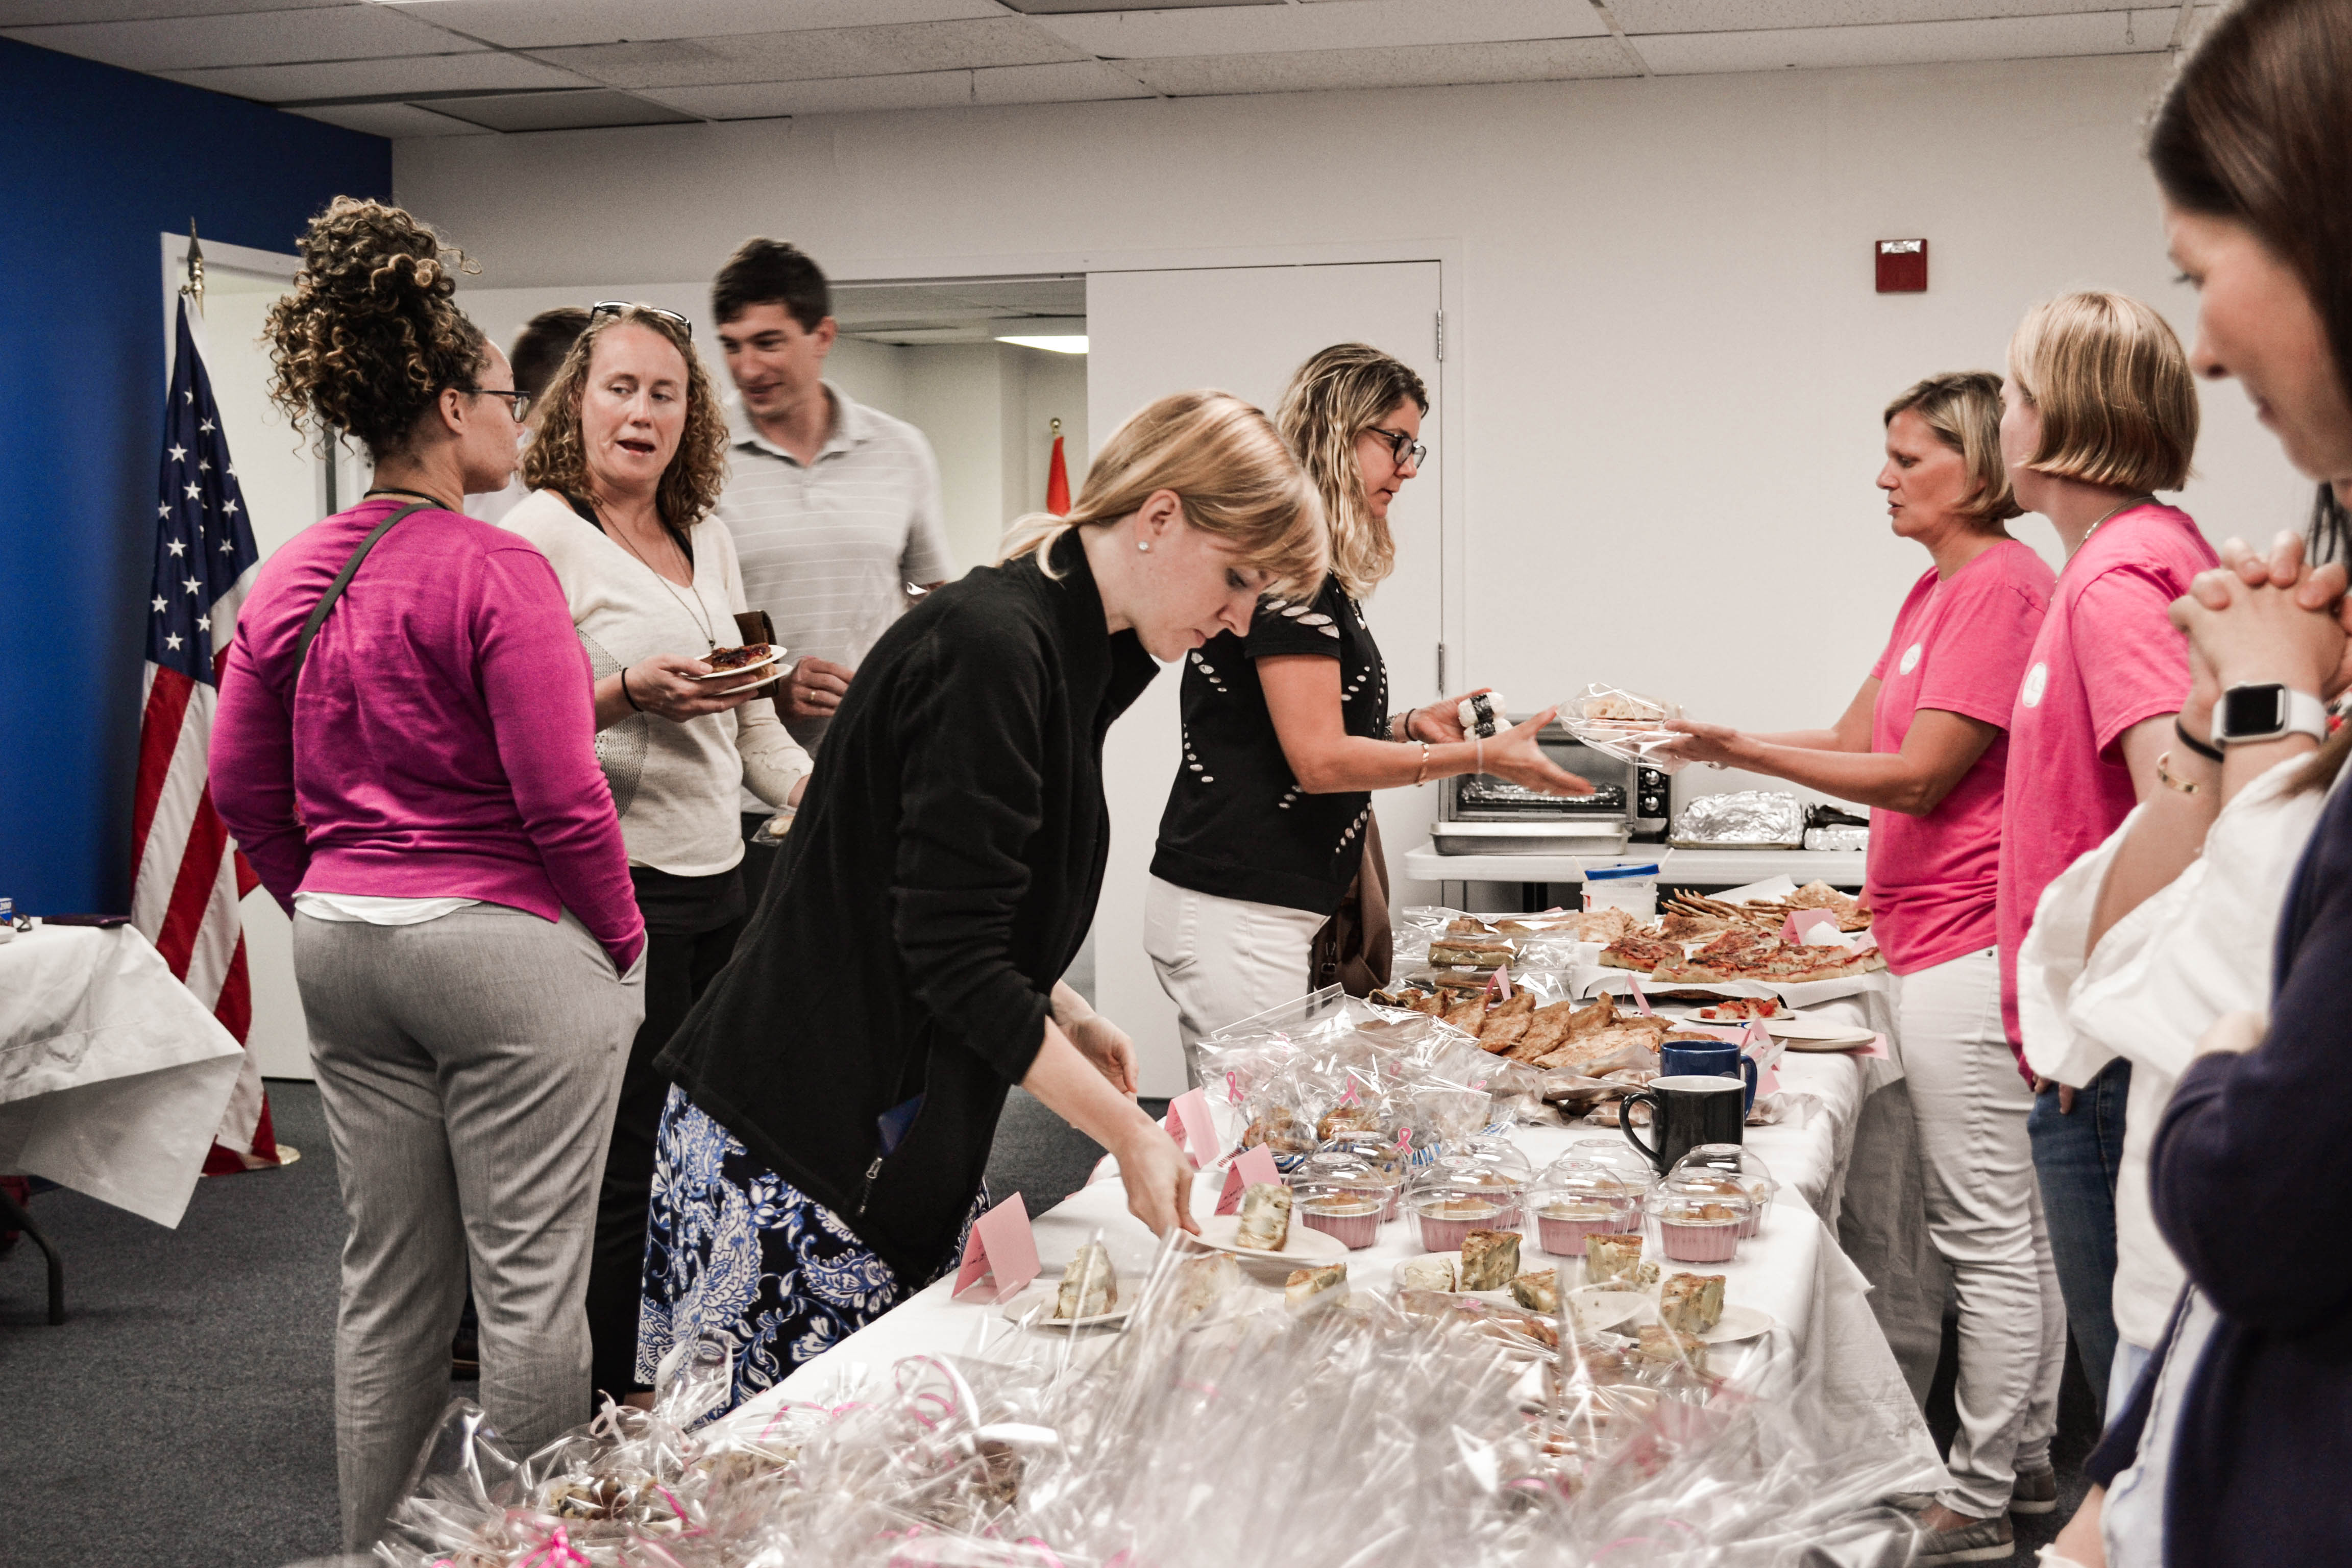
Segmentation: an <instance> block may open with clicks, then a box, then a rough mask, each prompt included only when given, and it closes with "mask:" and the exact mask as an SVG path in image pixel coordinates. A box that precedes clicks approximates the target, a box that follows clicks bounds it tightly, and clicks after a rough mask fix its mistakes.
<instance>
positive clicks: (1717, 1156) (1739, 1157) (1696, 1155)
mask: <svg viewBox="0 0 2352 1568" xmlns="http://www.w3.org/2000/svg"><path fill="white" fill-rule="evenodd" d="M1674 1173H1675V1175H1685V1174H1687V1175H1692V1176H1696V1177H1713V1178H1715V1179H1717V1181H1720V1182H1724V1183H1727V1184H1736V1185H1737V1186H1738V1189H1739V1190H1740V1191H1741V1192H1743V1193H1745V1194H1747V1195H1748V1202H1749V1203H1751V1204H1753V1205H1755V1206H1754V1207H1753V1208H1752V1209H1751V1210H1750V1211H1749V1213H1748V1219H1747V1222H1746V1223H1745V1224H1744V1225H1742V1226H1741V1227H1740V1231H1739V1236H1740V1239H1741V1240H1743V1241H1744V1240H1746V1239H1747V1238H1748V1237H1751V1236H1754V1235H1756V1234H1757V1233H1759V1231H1761V1230H1762V1229H1763V1228H1764V1215H1765V1213H1766V1211H1768V1210H1769V1209H1770V1208H1771V1206H1772V1197H1773V1194H1776V1193H1778V1192H1779V1191H1780V1183H1779V1182H1777V1181H1775V1180H1774V1179H1773V1177H1772V1172H1771V1169H1770V1168H1769V1166H1767V1165H1766V1164H1765V1163H1764V1162H1763V1161H1762V1160H1760V1159H1759V1158H1757V1156H1756V1155H1755V1153H1754V1152H1752V1151H1750V1150H1748V1149H1747V1148H1745V1147H1743V1146H1742V1145H1740V1144H1738V1143H1702V1144H1700V1145H1699V1146H1698V1147H1697V1148H1696V1149H1693V1150H1692V1151H1691V1152H1689V1153H1687V1154H1685V1155H1684V1156H1683V1157H1682V1158H1681V1159H1680V1160H1679V1161H1677V1162H1675V1169H1674ZM1721 1190H1722V1191H1725V1192H1729V1191H1730V1190H1731V1187H1730V1185H1726V1186H1724V1187H1723V1188H1721Z"/></svg>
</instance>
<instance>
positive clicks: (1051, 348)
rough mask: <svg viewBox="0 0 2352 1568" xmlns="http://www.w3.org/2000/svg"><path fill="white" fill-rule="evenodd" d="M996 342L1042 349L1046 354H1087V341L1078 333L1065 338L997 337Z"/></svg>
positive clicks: (1083, 335) (1084, 336)
mask: <svg viewBox="0 0 2352 1568" xmlns="http://www.w3.org/2000/svg"><path fill="white" fill-rule="evenodd" d="M996 341H997V342H1000V343H1011V344H1013V345H1014V346H1015V347H1017V348H1024V349H1044V350H1045V352H1046V353H1055V354H1082V353H1086V352H1087V340H1086V335H1085V334H1084V333H1080V334H1079V335H1078V336H1076V337H1046V338H1028V337H1020V336H1016V335H1003V336H999V337H998V338H997V340H996Z"/></svg>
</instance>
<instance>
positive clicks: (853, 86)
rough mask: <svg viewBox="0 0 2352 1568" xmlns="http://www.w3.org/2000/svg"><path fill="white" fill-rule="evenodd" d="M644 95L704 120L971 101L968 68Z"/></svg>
mask: <svg viewBox="0 0 2352 1568" xmlns="http://www.w3.org/2000/svg"><path fill="white" fill-rule="evenodd" d="M645 96H646V97H647V98H650V99H652V100H654V101H655V102H656V103H667V104H668V105H670V106H671V107H672V108H675V109H682V110H686V112H687V113H688V114H698V115H700V116H701V117H702V118H704V119H706V120H772V119H774V118H775V117H776V116H778V115H782V114H863V113H868V112H871V111H873V110H884V109H961V108H962V107H964V106H966V105H968V104H970V103H971V72H970V71H920V72H909V73H906V74H902V75H898V76H866V77H851V78H846V79H835V80H831V81H761V82H748V83H743V84H740V85H738V86H733V87H666V88H654V89H648V90H647V91H646V94H645Z"/></svg>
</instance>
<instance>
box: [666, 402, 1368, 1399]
mask: <svg viewBox="0 0 2352 1568" xmlns="http://www.w3.org/2000/svg"><path fill="white" fill-rule="evenodd" d="M1322 541H1323V522H1322V514H1321V511H1320V509H1319V507H1318V503H1317V501H1316V499H1315V492H1314V489H1313V488H1312V487H1311V486H1310V485H1308V484H1307V480H1306V479H1305V478H1304V476H1303V475H1302V474H1301V473H1300V471H1299V468H1298V466H1297V462H1296V460H1295V459H1293V458H1292V457H1291V456H1290V454H1289V452H1288V451H1287V450H1286V448H1285V447H1283V445H1282V441H1281V438H1280V437H1278V436H1277V435H1276V432H1275V430H1274V427H1273V426H1272V425H1271V424H1270V423H1269V422H1268V421H1267V419H1266V417H1265V415H1264V414H1262V413H1260V412H1259V411H1258V410H1256V409H1255V408H1252V407H1250V406H1249V405H1247V404H1244V403H1243V402H1241V401H1240V400H1239V399H1237V398H1234V397H1233V396H1231V395H1227V394H1224V393H1218V392H1194V393H1180V394H1178V395H1174V396H1171V397H1166V398H1162V399H1161V400H1160V402H1158V403H1155V404H1153V405H1151V406H1150V407H1149V408H1146V409H1144V410H1143V411H1142V412H1141V413H1139V414H1137V415H1136V416H1134V417H1132V418H1130V419H1129V420H1128V422H1127V423H1126V424H1124V425H1122V426H1119V427H1118V430H1116V431H1115V432H1113V433H1112V435H1111V437H1110V438H1109V439H1108V441H1106V442H1105V443H1104V444H1103V447H1102V450H1101V451H1100V452H1099V453H1097V456H1096V458H1095V461H1094V466H1093V468H1092V469H1091V470H1090V471H1089V472H1088V474H1087V480H1086V485H1085V488H1084V489H1083V490H1081V492H1080V493H1079V496H1078V500H1077V505H1076V508H1074V509H1073V510H1072V511H1071V512H1070V514H1069V516H1068V517H1067V518H1066V519H1063V518H1057V517H1050V516H1040V517H1037V518H1033V519H1028V520H1024V522H1023V523H1021V524H1016V525H1015V529H1014V534H1013V540H1012V542H1011V543H1010V545H1009V549H1008V559H1007V560H1006V561H1005V563H1003V564H1002V565H999V566H994V567H982V568H980V569H978V570H976V571H974V572H972V573H971V574H969V575H967V576H966V577H965V578H964V579H963V580H962V581H961V582H959V583H954V584H950V585H948V586H947V587H944V588H941V589H940V590H938V591H937V592H935V593H933V594H930V595H928V596H927V597H926V598H925V599H924V600H923V602H922V603H921V604H920V605H918V606H917V607H916V608H915V609H914V610H913V611H912V612H911V613H909V614H908V615H907V616H903V617H902V618H900V619H899V620H898V622H897V623H896V624H895V625H893V626H891V628H890V629H889V631H887V633H885V634H884V636H883V637H882V640H881V641H880V642H879V643H877V645H876V646H875V647H874V650H873V652H872V653H870V654H869V655H868V656H867V657H866V661H865V663H864V664H863V665H861V666H860V667H859V669H858V672H857V679H856V680H855V681H853V682H852V683H851V685H850V688H849V694H848V696H847V698H846V699H845V700H844V701H843V703H842V706H841V710H840V712H839V714H838V716H836V717H835V720H834V721H833V728H832V730H831V731H829V732H828V733H827V735H826V737H825V743H824V752H823V753H822V754H821V756H820V759H819V761H818V763H817V768H816V772H815V773H814V775H813V776H812V777H811V778H810V780H809V787H808V794H807V804H804V805H803V807H802V809H801V813H800V816H799V819H798V821H797V822H796V823H795V824H794V826H793V833H792V837H791V839H790V840H789V842H788V847H787V848H786V851H785V854H786V861H785V864H784V865H783V866H782V868H779V869H778V870H777V872H776V873H775V874H774V875H773V876H772V879H770V881H769V884H768V888H767V891H766V892H765V894H764V895H763V896H762V898H761V903H760V909H759V911H758V913H757V914H755V915H754V916H753V917H752V921H751V926H750V927H749V928H748V929H747V930H746V931H744V933H743V936H742V939H741V941H740V942H739V943H738V944H737V946H736V950H735V957H734V959H733V960H732V961H731V962H730V963H729V964H728V966H727V968H726V969H725V970H723V971H721V972H720V973H719V977H718V978H717V979H716V980H715V981H713V982H712V983H711V985H710V988H709V990H708V991H706V992H705V993H704V994H703V996H702V999H701V1001H700V1002H699V1003H698V1005H696V1007H695V1009H694V1011H693V1012H692V1013H690V1014H689V1015H688V1016H687V1020H686V1022H685V1023H684V1024H683V1025H682V1026H680V1027H679V1029H678V1032H677V1035H676V1036H674V1037H672V1038H671V1040H670V1043H669V1045H668V1046H667V1048H666V1049H665V1050H664V1051H663V1053H662V1055H661V1057H660V1058H658V1061H657V1063H656V1065H657V1066H658V1067H659V1068H661V1069H662V1070H664V1071H665V1072H666V1073H667V1074H668V1076H669V1077H670V1079H671V1080H672V1082H673V1083H674V1084H675V1086H676V1087H675V1088H674V1089H672V1090H671V1093H670V1100H669V1104H668V1106H667V1108H666V1109H665V1110H664V1112H663V1116H662V1126H661V1132H660V1135H659V1140H658V1145H657V1152H656V1170H655V1176H654V1193H653V1203H652V1210H651V1215H650V1224H649V1227H648V1236H647V1243H646V1278H645V1294H644V1300H643V1307H642V1313H641V1316H640V1319H639V1332H638V1346H637V1356H638V1375H639V1377H640V1378H641V1379H642V1380H643V1381H645V1382H646V1383H647V1384H651V1383H652V1382H654V1381H655V1379H654V1376H653V1371H654V1367H655V1365H656V1363H658V1361H659V1360H660V1358H661V1356H662V1355H663V1354H664V1352H667V1350H668V1349H669V1347H670V1346H671V1345H673V1344H676V1343H679V1342H685V1341H688V1340H690V1339H692V1338H693V1337H694V1335H695V1334H696V1333H697V1332H698V1331H701V1330H704V1329H719V1330H723V1331H727V1332H729V1333H730V1334H732V1335H733V1336H734V1338H735V1341H736V1343H737V1347H738V1350H737V1362H736V1379H735V1389H734V1400H735V1401H740V1400H741V1399H744V1398H746V1397H749V1396H750V1395H751V1394H756V1393H758V1392H760V1391H761V1389H763V1388H766V1387H769V1386H771V1385H772V1384H775V1383H777V1382H780V1381H782V1379H783V1378H784V1377H785V1376H786V1375H788V1374H789V1373H791V1372H792V1370H793V1368H794V1367H795V1366H797V1365H798V1364H800V1363H802V1362H803V1361H805V1360H807V1359H809V1358H810V1357H811V1356H814V1355H815V1354H817V1353H819V1352H822V1351H824V1350H825V1349H828V1348H829V1347H830V1346H832V1345H833V1344H835V1343H836V1342H839V1340H840V1339H841V1338H843V1337H844V1336H845V1335H846V1334H848V1333H850V1332H852V1331H855V1330H856V1329H857V1328H858V1327H860V1326H861V1325H863V1324H864V1323H866V1321H870V1320H871V1319H873V1318H875V1317H877V1316H879V1315H880V1314H881V1313H882V1312H884V1311H887V1310H888V1309H889V1308H890V1307H892V1306H894V1305H895V1304H897V1303H898V1301H899V1300H903V1299H904V1298H905V1296H906V1295H908V1293H909V1292H910V1291H912V1290H915V1289H920V1288H921V1287H922V1286H923V1285H924V1284H925V1283H927V1282H929V1280H931V1279H936V1278H937V1277H938V1276H939V1275H940V1274H941V1273H942V1272H944V1271H945V1270H946V1269H948V1268H950V1267H952V1266H953V1264H954V1263H955V1260H956V1258H957V1252H958V1245H959V1243H960V1241H961V1237H962V1235H963V1232H964V1231H965V1230H966V1229H968V1228H969V1226H970V1225H971V1220H972V1218H974V1217H975V1216H976V1215H977V1214H978V1212H979V1207H980V1205H981V1203H982V1200H983V1198H984V1194H982V1186H981V1176H982V1171H983V1170H984V1168H985V1167H986V1165H987V1162H988V1151H989V1144H990V1142H991V1139H992V1136H993V1134H994V1132H995V1129H996V1119H997V1116H998V1113H999V1112H1000V1110H1002V1109H1003V1104H1004V1095H1005V1090H1006V1089H1007V1088H1008V1087H1009V1086H1011V1085H1013V1084H1015V1083H1018V1084H1020V1085H1022V1086H1023V1087H1024V1088H1026V1089H1029V1090H1030V1091H1031V1092H1032V1093H1034V1095H1036V1096H1037V1098H1038V1099H1040V1100H1044V1101H1045V1104H1046V1105H1047V1106H1049V1107H1050V1108H1052V1109H1053V1110H1055V1111H1056V1112H1058V1113H1059V1114H1061V1115H1062V1116H1063V1117H1064V1118H1066V1120H1067V1121H1069V1122H1070V1123H1071V1124H1072V1125H1073V1126H1075V1127H1076V1128H1077V1129H1078V1130H1079V1131H1083V1132H1085V1133H1086V1134H1087V1136H1088V1137H1090V1138H1092V1139H1094V1140H1095V1141H1096V1142H1098V1143H1101V1144H1103V1145H1104V1146H1106V1147H1107V1148H1108V1149H1109V1150H1110V1152H1112V1153H1113V1154H1114V1155H1116V1156H1117V1157H1118V1164H1119V1173H1120V1176H1121V1178H1122V1179H1123V1180H1124V1182H1125V1184H1126V1186H1127V1194H1128V1206H1129V1209H1130V1210H1131V1211H1132V1212H1133V1213H1134V1214H1135V1215H1136V1216H1137V1217H1138V1218H1139V1219H1141V1220H1142V1221H1144V1222H1145V1223H1146V1224H1147V1225H1149V1226H1151V1228H1152V1229H1153V1231H1155V1232H1158V1233H1161V1234H1164V1233H1165V1232H1166V1231H1167V1230H1168V1229H1169V1228H1170V1227H1171V1226H1181V1227H1182V1228H1184V1229H1187V1230H1190V1229H1193V1228H1195V1226H1194V1225H1193V1222H1192V1217H1191V1213H1190V1209H1189V1206H1188V1198H1189V1189H1190V1184H1191V1178H1192V1172H1191V1167H1190V1166H1189V1164H1188V1163H1186V1162H1185V1160H1184V1158H1183V1156H1182V1154H1181V1152H1179V1150H1178V1149H1177V1147H1176V1145H1175V1143H1174V1142H1173V1141H1172V1140H1171V1139H1170V1138H1169V1136H1168V1135H1167V1133H1165V1132H1164V1131H1161V1130H1160V1127H1159V1125H1158V1124H1157V1123H1156V1122H1154V1121H1152V1120H1151V1118H1150V1117H1149V1116H1147V1115H1146V1114H1144V1112H1143V1111H1142V1110H1139V1108H1138V1107H1137V1105H1136V1103H1135V1068H1134V1053H1133V1048H1132V1047H1131V1046H1130V1045H1129V1041H1128V1038H1127V1037H1126V1036H1125V1035H1124V1034H1122V1033H1121V1032H1120V1031H1119V1030H1118V1028H1117V1027H1116V1026H1112V1025H1111V1024H1109V1023H1108V1021H1106V1020H1104V1019H1103V1018H1102V1017H1101V1016H1099V1015H1097V1014H1096V1013H1095V1012H1094V1011H1093V1009H1092V1008H1090V1007H1088V1006H1087V1004H1086V1003H1085V1002H1084V1001H1083V1000H1082V999H1080V998H1079V997H1078V996H1077V994H1076V993H1075V992H1073V991H1072V990H1071V989H1070V988H1069V987H1068V986H1067V985H1066V984H1063V983H1062V973H1063V971H1064V970H1065V969H1066V967H1067V966H1068V964H1069V962H1070V960H1071V958H1072V957H1073V956H1074V955H1075V954H1076V952H1077V949H1078V944H1079V942H1082V941H1083V940H1084V939H1085V936H1086V933H1087V927H1088V926H1089V924H1090V923H1091V922H1092V921H1093V919H1094V911H1095V900H1096V895H1097V893H1098V892H1099V891H1100V889H1101V887H1102V876H1103V867H1104V863H1105V860H1106V858H1107V857H1108V852H1109V837H1108V811H1107V808H1106V806H1105V804H1104V800H1103V784H1102V745H1103V734H1104V731H1107V730H1108V728H1109V727H1110V723H1111V721H1113V720H1114V719H1116V718H1118V715H1119V714H1120V713H1121V712H1122V711H1124V710H1126V708H1127V707H1128V705H1129V703H1131V702H1132V701H1133V700H1135V698H1136V696H1137V695H1138V694H1139V692H1141V690H1142V689H1143V688H1144V686H1145V685H1146V684H1148V683H1149V682H1150V679H1151V677H1152V676H1153V675H1154V674H1155V673H1156V672H1157V670H1156V666H1155V665H1154V664H1153V662H1152V661H1153V659H1154V658H1160V659H1163V660H1165V659H1175V658H1181V657H1182V656H1183V655H1184V653H1185V652H1186V651H1187V650H1189V649H1191V648H1194V647H1200V646H1201V645H1202V643H1204V642H1206V641H1207V640H1208V639H1209V638H1210V637H1213V636H1215V635H1217V634H1218V633H1219V632H1221V631H1224V630H1228V629H1231V630H1235V631H1241V630H1246V629H1247V628H1248V626H1249V623H1250V616H1251V615H1252V613H1253V611H1254V610H1255V606H1256V602H1257V596H1258V595H1259V594H1260V593H1261V592H1264V591H1266V590H1268V589H1272V588H1276V587H1278V586H1286V585H1296V584H1301V583H1314V582H1317V581H1319V580H1320V577H1321V574H1322V572H1323V570H1324V560H1323V553H1324V545H1323V542H1322ZM731 1403H732V1401H730V1404H731Z"/></svg>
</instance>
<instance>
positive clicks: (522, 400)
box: [474, 386, 530, 425]
mask: <svg viewBox="0 0 2352 1568" xmlns="http://www.w3.org/2000/svg"><path fill="white" fill-rule="evenodd" d="M474 390H475V391H477V392H478V393H480V394H481V395H483V396H485V397H508V398H512V399H513V400H514V401H513V404H512V405H511V406H512V407H513V410H514V422H515V423H516V424H518V425H520V424H521V423H522V419H523V416H524V415H526V414H529V413H530V393H528V392H502V391H500V390H499V389H498V388H497V387H494V386H478V387H476V388H475V389H474Z"/></svg>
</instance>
